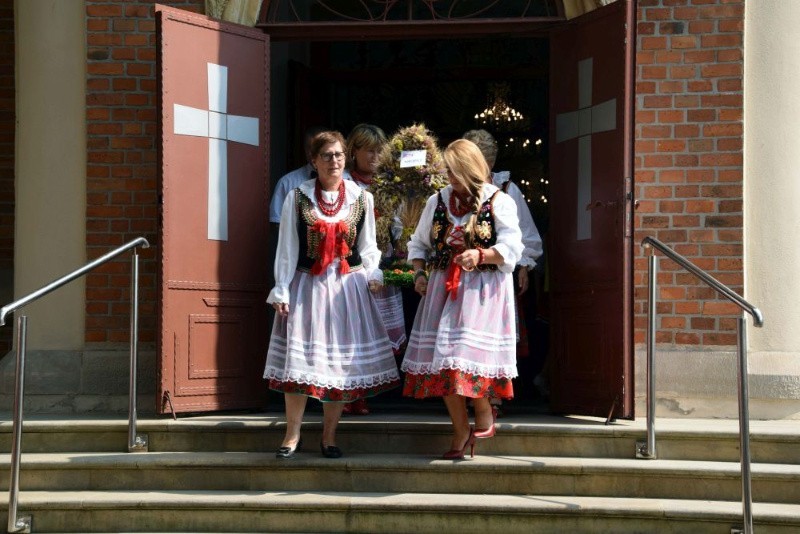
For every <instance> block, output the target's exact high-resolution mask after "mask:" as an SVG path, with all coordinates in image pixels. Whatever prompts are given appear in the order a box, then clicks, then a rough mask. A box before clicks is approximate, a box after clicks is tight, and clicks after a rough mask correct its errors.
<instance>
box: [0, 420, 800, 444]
mask: <svg viewBox="0 0 800 534" xmlns="http://www.w3.org/2000/svg"><path fill="white" fill-rule="evenodd" d="M728 423H729V422H728V421H716V420H709V422H708V424H706V422H705V421H704V420H698V419H695V420H687V421H685V422H675V421H674V420H673V421H669V422H664V423H663V424H661V425H659V423H658V421H657V422H656V425H655V428H656V437H657V439H697V440H709V439H716V440H719V439H736V440H738V438H739V434H738V429H736V428H734V427H732V426H731V425H730V424H728ZM758 423H763V425H759V424H758ZM770 423H771V422H760V421H752V422H751V429H750V440H751V441H773V442H800V425H797V424H794V425H787V424H776V425H771V424H770ZM773 423H774V422H773ZM779 423H784V422H783V421H781V422H779ZM321 425H322V423H321V421H319V420H318V418H309V420H307V421H305V422H304V423H303V427H304V428H308V429H317V428H321ZM759 426H760V427H761V428H759ZM284 429H285V422H284V420H283V418H282V417H280V416H274V415H270V416H269V417H266V416H265V417H263V418H254V417H252V416H249V417H242V418H237V417H225V418H214V419H206V418H200V419H191V418H187V419H178V420H172V419H168V418H165V419H147V420H139V421H138V424H137V431H138V432H142V433H145V432H271V431H274V432H283V431H284ZM127 430H128V423H127V421H126V420H119V419H63V420H59V419H46V420H43V419H33V420H26V421H25V422H24V425H23V432H24V433H25V432H87V433H91V432H127ZM497 430H498V433H507V434H509V435H534V436H541V435H547V436H549V437H557V436H569V437H581V436H599V437H615V438H617V437H620V438H634V439H641V438H644V437H646V428H645V427H643V426H642V424H641V422H640V421H636V422H631V421H625V422H622V423H615V424H610V425H604V424H603V423H602V422H596V421H590V422H586V421H583V420H582V421H580V422H573V423H571V422H568V420H566V419H565V420H563V421H559V422H555V423H553V422H547V423H537V422H516V421H515V422H511V421H504V420H503V419H500V420H498V422H497ZM11 431H12V422H11V421H9V420H2V421H0V434H2V433H6V432H7V433H10V432H11ZM339 431H340V432H347V433H350V432H364V433H381V434H429V433H444V434H449V433H450V432H451V426H450V423H449V421H447V420H446V417H439V418H423V419H421V420H418V421H409V420H406V421H395V420H386V419H383V418H380V417H377V416H376V417H375V418H373V419H369V418H358V419H356V418H344V419H343V420H342V421H341V422H340V425H339Z"/></svg>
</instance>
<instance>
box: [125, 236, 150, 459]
mask: <svg viewBox="0 0 800 534" xmlns="http://www.w3.org/2000/svg"><path fill="white" fill-rule="evenodd" d="M138 360H139V254H138V251H137V250H136V249H135V248H134V249H133V254H132V255H131V332H130V383H129V392H128V452H147V438H146V437H145V436H138V435H137V434H136V382H137V378H136V372H137V367H138Z"/></svg>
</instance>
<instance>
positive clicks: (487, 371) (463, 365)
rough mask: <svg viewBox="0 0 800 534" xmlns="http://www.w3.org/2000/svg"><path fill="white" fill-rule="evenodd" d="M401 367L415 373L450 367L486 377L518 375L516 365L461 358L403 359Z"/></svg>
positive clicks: (431, 371)
mask: <svg viewBox="0 0 800 534" xmlns="http://www.w3.org/2000/svg"><path fill="white" fill-rule="evenodd" d="M400 369H401V370H402V371H403V372H406V373H411V374H414V375H424V374H436V373H438V372H439V371H441V370H443V369H450V370H457V371H462V372H464V373H468V374H473V375H477V376H483V377H486V378H515V377H516V376H517V368H516V366H510V367H509V366H500V367H498V366H488V365H480V364H477V363H475V362H471V361H467V360H464V359H461V358H442V359H440V360H437V361H436V362H435V363H420V362H410V361H403V365H402V366H401V367H400Z"/></svg>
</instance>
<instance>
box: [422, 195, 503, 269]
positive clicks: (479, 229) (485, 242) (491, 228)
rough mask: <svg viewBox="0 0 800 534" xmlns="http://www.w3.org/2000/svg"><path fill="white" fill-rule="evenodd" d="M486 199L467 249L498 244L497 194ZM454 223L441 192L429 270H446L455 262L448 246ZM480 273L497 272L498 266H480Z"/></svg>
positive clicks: (432, 228) (435, 219)
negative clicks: (496, 225)
mask: <svg viewBox="0 0 800 534" xmlns="http://www.w3.org/2000/svg"><path fill="white" fill-rule="evenodd" d="M499 192H500V191H499V190H498V191H495V192H494V194H493V195H492V196H491V197H489V198H488V199H486V201H484V202H483V204H481V207H480V209H479V210H478V219H477V221H476V222H475V232H474V235H472V236H470V239H469V242H468V243H465V248H468V249H469V248H483V249H486V248H490V247H492V246H493V245H494V244H495V243H497V229H496V228H495V224H494V211H493V206H494V199H495V197H496V196H497V193H499ZM452 228H453V223H452V222H450V219H449V218H448V217H447V205H446V204H445V203H444V199H443V198H442V193H441V191H440V192H439V194H438V202H437V203H436V210H435V211H434V212H433V223H432V224H431V243H433V253H432V254H431V257H430V258H429V259H428V269H429V270H433V269H441V270H445V269H447V268H448V267H449V266H450V263H451V262H452V261H453V252H454V251H453V248H452V247H451V246H450V245H448V244H447V236H448V235H450V230H451V229H452ZM478 270H479V271H496V270H497V265H493V264H483V265H478Z"/></svg>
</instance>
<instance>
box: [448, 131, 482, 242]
mask: <svg viewBox="0 0 800 534" xmlns="http://www.w3.org/2000/svg"><path fill="white" fill-rule="evenodd" d="M443 156H444V164H445V165H446V166H447V169H448V171H449V172H450V174H452V175H453V178H455V180H456V181H457V182H459V183H461V185H463V186H464V187H465V188H466V189H467V191H468V192H469V194H470V196H471V197H472V198H473V199H474V203H473V206H472V215H471V216H470V219H469V221H468V222H467V224H466V232H467V235H466V239H465V242H467V243H469V242H470V240H471V238H472V236H473V235H474V230H475V224H476V222H477V220H478V210H480V207H481V189H482V188H483V185H484V184H485V183H486V182H487V180H489V177H490V176H491V171H490V170H489V165H488V164H487V163H486V158H484V157H483V154H482V153H481V151H480V149H479V148H478V146H477V145H476V144H475V143H473V142H472V141H469V140H467V139H456V140H455V141H453V142H452V143H450V144H449V145H447V148H445V149H444V154H443Z"/></svg>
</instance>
